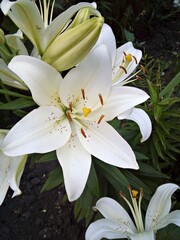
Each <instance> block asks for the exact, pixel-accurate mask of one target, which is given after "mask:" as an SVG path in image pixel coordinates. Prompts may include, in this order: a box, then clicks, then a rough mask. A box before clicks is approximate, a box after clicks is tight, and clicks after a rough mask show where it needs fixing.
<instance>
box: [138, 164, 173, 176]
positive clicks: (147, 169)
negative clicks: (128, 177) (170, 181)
mask: <svg viewBox="0 0 180 240" xmlns="http://www.w3.org/2000/svg"><path fill="white" fill-rule="evenodd" d="M137 174H138V175H142V176H148V177H153V178H154V177H158V178H169V176H167V175H166V174H164V173H161V172H159V171H157V170H155V169H154V168H153V167H151V166H150V165H148V164H146V163H142V162H139V171H138V172H137Z"/></svg>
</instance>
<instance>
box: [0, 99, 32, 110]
mask: <svg viewBox="0 0 180 240" xmlns="http://www.w3.org/2000/svg"><path fill="white" fill-rule="evenodd" d="M35 105H36V103H35V102H34V101H32V100H28V99H24V98H18V99H16V100H14V101H11V102H8V103H3V104H2V103H1V104H0V110H15V109H23V108H27V107H32V106H35Z"/></svg>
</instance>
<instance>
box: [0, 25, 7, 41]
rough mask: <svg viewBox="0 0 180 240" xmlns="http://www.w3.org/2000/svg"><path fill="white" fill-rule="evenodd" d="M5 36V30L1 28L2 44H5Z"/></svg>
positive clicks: (0, 38)
mask: <svg viewBox="0 0 180 240" xmlns="http://www.w3.org/2000/svg"><path fill="white" fill-rule="evenodd" d="M5 41H6V40H5V37H4V32H3V30H2V29H1V28H0V44H4V43H5Z"/></svg>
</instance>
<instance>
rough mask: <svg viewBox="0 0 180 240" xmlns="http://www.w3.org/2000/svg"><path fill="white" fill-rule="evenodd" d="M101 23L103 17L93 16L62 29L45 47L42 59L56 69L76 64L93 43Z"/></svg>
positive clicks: (67, 67)
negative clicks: (64, 29) (71, 26)
mask: <svg viewBox="0 0 180 240" xmlns="http://www.w3.org/2000/svg"><path fill="white" fill-rule="evenodd" d="M103 23H104V18H103V17H93V18H91V19H88V20H87V21H84V22H83V23H81V24H79V25H77V26H75V27H73V28H71V29H68V30H66V31H64V32H63V33H62V34H60V35H59V36H58V37H57V38H56V39H55V40H54V41H53V42H52V44H51V45H50V46H49V47H48V48H47V50H46V51H45V53H44V54H43V56H42V60H43V61H45V62H47V63H49V64H50V65H52V66H53V67H55V68H56V69H57V70H58V71H64V70H67V69H70V68H72V67H73V66H75V65H77V64H78V63H79V62H80V61H81V60H82V59H83V58H84V57H85V56H86V55H87V54H88V53H89V52H90V51H91V49H92V48H93V46H94V45H95V43H96V41H97V40H98V37H99V35H100V32H101V28H102V25H103Z"/></svg>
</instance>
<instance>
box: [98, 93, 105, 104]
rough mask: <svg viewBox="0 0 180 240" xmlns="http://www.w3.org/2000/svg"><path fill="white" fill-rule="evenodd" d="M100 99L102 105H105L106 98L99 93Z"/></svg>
mask: <svg viewBox="0 0 180 240" xmlns="http://www.w3.org/2000/svg"><path fill="white" fill-rule="evenodd" d="M99 99H100V102H101V105H104V100H103V97H102V95H101V94H99Z"/></svg>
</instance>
